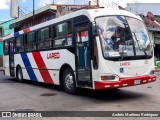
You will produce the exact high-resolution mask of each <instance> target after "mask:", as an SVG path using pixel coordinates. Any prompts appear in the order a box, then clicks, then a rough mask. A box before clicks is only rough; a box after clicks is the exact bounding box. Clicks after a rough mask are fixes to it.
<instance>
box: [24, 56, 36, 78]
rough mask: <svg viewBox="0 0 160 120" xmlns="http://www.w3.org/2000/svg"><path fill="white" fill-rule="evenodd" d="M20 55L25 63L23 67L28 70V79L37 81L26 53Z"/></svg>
mask: <svg viewBox="0 0 160 120" xmlns="http://www.w3.org/2000/svg"><path fill="white" fill-rule="evenodd" d="M21 57H22V60H23V63H24V65H25V68H26V70H27V72H28V75H29V77H30V79H31V80H33V81H38V80H37V77H36V75H35V73H34V71H33V69H32V66H31V63H30V61H29V59H28V56H27V54H26V53H21Z"/></svg>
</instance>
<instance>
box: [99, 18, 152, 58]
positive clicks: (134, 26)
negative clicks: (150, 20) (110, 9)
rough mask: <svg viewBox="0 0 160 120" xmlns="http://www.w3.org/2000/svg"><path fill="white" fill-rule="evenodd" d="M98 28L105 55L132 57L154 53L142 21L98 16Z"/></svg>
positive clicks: (110, 56) (107, 56)
mask: <svg viewBox="0 0 160 120" xmlns="http://www.w3.org/2000/svg"><path fill="white" fill-rule="evenodd" d="M96 30H97V32H98V34H99V36H100V39H101V44H102V50H103V54H104V57H105V58H107V59H114V58H118V60H122V59H125V58H127V59H129V58H130V59H132V58H133V56H134V59H135V56H136V57H140V56H141V57H142V56H143V57H144V58H146V57H148V56H151V55H152V47H151V42H150V40H149V37H148V34H147V31H146V29H145V26H144V24H143V22H142V21H140V20H137V19H134V18H130V17H124V16H109V17H99V18H96Z"/></svg>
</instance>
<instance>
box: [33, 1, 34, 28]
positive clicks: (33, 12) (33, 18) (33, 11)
mask: <svg viewBox="0 0 160 120" xmlns="http://www.w3.org/2000/svg"><path fill="white" fill-rule="evenodd" d="M33 25H34V0H33Z"/></svg>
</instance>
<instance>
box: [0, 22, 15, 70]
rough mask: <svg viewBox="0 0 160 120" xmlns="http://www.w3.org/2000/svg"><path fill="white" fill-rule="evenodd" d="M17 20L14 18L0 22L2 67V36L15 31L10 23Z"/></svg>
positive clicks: (0, 62)
mask: <svg viewBox="0 0 160 120" xmlns="http://www.w3.org/2000/svg"><path fill="white" fill-rule="evenodd" d="M14 22H15V20H14V19H12V20H9V21H5V22H0V67H2V66H3V64H2V63H3V61H2V60H3V58H2V55H3V40H2V39H1V38H3V37H5V36H7V35H9V34H11V33H13V32H14V29H10V28H9V25H11V24H13V23H14Z"/></svg>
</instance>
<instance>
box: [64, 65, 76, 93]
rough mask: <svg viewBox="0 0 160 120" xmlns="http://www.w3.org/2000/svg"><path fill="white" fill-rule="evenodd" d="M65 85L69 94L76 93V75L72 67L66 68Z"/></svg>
mask: <svg viewBox="0 0 160 120" xmlns="http://www.w3.org/2000/svg"><path fill="white" fill-rule="evenodd" d="M63 86H64V89H65V90H66V92H68V93H69V94H76V82H75V75H74V72H73V70H72V69H71V68H67V69H65V71H64V73H63Z"/></svg>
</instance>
